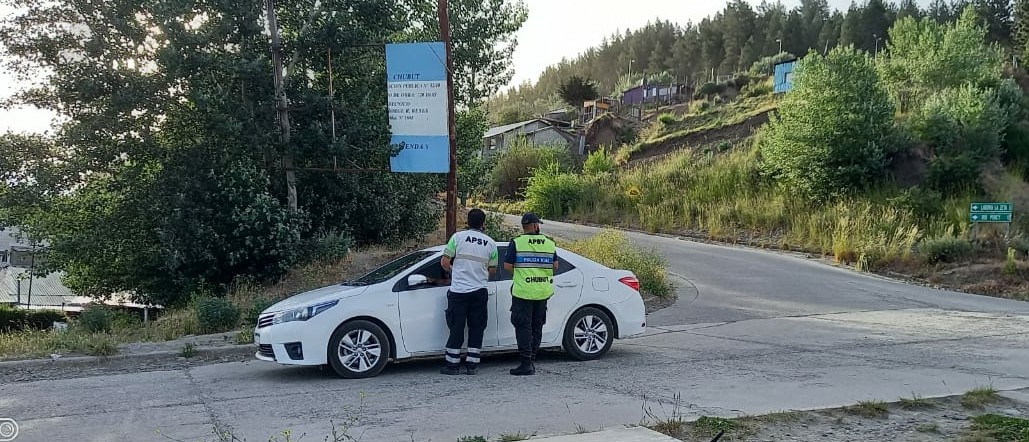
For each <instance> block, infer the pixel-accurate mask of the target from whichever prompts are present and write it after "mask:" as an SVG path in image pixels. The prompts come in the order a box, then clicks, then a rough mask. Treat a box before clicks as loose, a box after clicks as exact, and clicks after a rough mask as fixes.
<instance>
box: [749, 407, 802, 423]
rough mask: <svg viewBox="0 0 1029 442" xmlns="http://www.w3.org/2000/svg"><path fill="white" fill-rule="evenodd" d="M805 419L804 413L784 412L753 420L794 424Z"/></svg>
mask: <svg viewBox="0 0 1029 442" xmlns="http://www.w3.org/2000/svg"><path fill="white" fill-rule="evenodd" d="M803 417H804V415H803V413H800V412H798V411H788V410H782V411H776V412H772V413H768V414H765V415H761V416H754V417H752V418H751V420H754V421H757V422H765V423H792V422H797V421H799V420H801V418H803Z"/></svg>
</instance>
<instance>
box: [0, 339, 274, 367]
mask: <svg viewBox="0 0 1029 442" xmlns="http://www.w3.org/2000/svg"><path fill="white" fill-rule="evenodd" d="M255 351H256V347H255V346H254V344H237V345H219V346H208V347H196V356H193V357H190V358H185V357H182V356H180V354H181V350H159V351H151V352H146V353H127V354H116V355H111V356H68V357H61V358H57V359H22V360H16V361H0V369H8V368H11V369H14V368H33V367H42V366H63V367H73V366H77V365H93V366H95V365H98V364H104V363H109V362H119V361H144V360H166V361H171V360H182V361H196V360H204V359H218V358H224V357H230V356H240V357H250V356H253V354H254V352H255Z"/></svg>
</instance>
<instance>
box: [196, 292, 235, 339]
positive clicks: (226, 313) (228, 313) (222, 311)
mask: <svg viewBox="0 0 1029 442" xmlns="http://www.w3.org/2000/svg"><path fill="white" fill-rule="evenodd" d="M196 311H197V319H199V320H200V329H201V332H202V333H219V332H224V331H228V330H231V329H233V328H235V327H236V326H237V325H239V317H240V311H239V308H238V307H236V306H235V305H233V304H232V303H231V302H229V300H227V299H225V298H216V297H205V298H201V299H200V300H199V301H198V302H197V304H196Z"/></svg>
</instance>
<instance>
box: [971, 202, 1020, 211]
mask: <svg viewBox="0 0 1029 442" xmlns="http://www.w3.org/2000/svg"><path fill="white" fill-rule="evenodd" d="M1011 209H1012V207H1011V203H972V213H976V212H979V213H983V212H985V213H996V212H1001V213H1011Z"/></svg>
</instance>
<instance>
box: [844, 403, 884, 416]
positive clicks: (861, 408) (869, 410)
mask: <svg viewBox="0 0 1029 442" xmlns="http://www.w3.org/2000/svg"><path fill="white" fill-rule="evenodd" d="M847 411H849V412H850V413H851V414H856V415H858V416H864V417H870V418H882V417H886V416H887V415H889V414H890V408H889V407H888V406H887V405H886V402H883V401H878V400H871V401H860V402H858V403H857V405H854V406H852V407H849V408H847Z"/></svg>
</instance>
